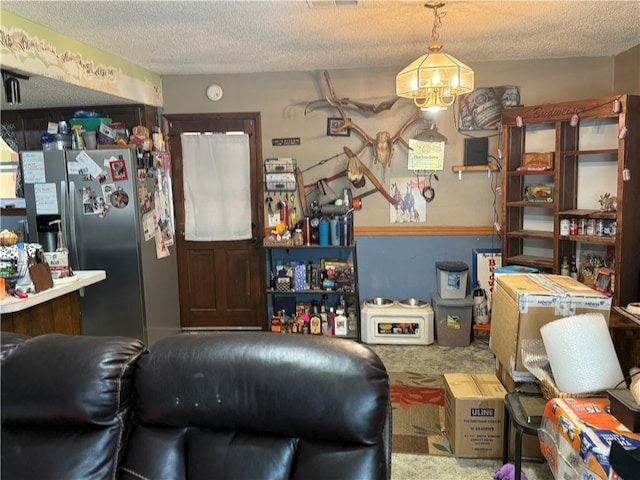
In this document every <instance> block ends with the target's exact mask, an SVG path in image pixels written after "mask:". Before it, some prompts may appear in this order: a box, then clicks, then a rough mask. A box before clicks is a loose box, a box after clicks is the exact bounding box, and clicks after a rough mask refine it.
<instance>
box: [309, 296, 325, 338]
mask: <svg viewBox="0 0 640 480" xmlns="http://www.w3.org/2000/svg"><path fill="white" fill-rule="evenodd" d="M309 333H310V334H311V335H322V320H321V319H320V314H319V313H318V303H317V302H316V301H315V300H313V303H312V305H311V316H310V318H309Z"/></svg>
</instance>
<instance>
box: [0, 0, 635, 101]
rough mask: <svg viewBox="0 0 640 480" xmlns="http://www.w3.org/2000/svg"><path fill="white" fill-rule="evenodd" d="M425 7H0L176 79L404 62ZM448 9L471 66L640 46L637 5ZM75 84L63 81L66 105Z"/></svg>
mask: <svg viewBox="0 0 640 480" xmlns="http://www.w3.org/2000/svg"><path fill="white" fill-rule="evenodd" d="M423 5H424V1H400V2H398V1H373V0H359V1H357V2H355V1H344V2H342V1H340V0H337V1H321V0H291V1H270V2H264V1H141V0H129V1H124V2H118V1H89V0H84V1H55V2H52V1H44V2H43V1H31V0H19V1H16V0H2V3H1V5H0V8H2V9H3V10H6V11H9V12H12V13H14V14H16V15H18V16H21V17H23V18H27V19H29V20H31V21H33V22H35V23H38V24H41V25H44V26H46V27H49V28H51V29H53V30H56V31H59V32H61V33H64V34H66V35H69V36H71V37H74V38H76V39H78V40H80V41H82V42H84V43H86V44H89V45H92V46H94V47H96V48H100V49H102V50H105V51H107V52H110V53H112V54H114V55H117V56H119V57H122V58H124V59H127V60H129V61H131V62H133V63H135V64H137V65H140V66H143V67H145V68H147V69H149V70H152V71H154V72H156V73H158V74H161V75H168V74H208V73H214V74H216V73H217V74H220V73H246V72H275V71H296V70H298V71H313V70H325V69H328V70H332V69H340V68H366V67H381V66H385V67H386V66H397V67H398V69H401V68H402V67H404V66H405V65H406V64H408V63H410V62H411V61H412V60H414V59H415V58H416V57H418V56H420V55H422V54H424V53H425V51H426V46H427V44H428V42H429V40H430V38H431V30H432V25H433V13H432V11H431V10H429V9H426V8H424V6H423ZM440 11H441V12H445V13H446V16H445V17H444V18H443V21H442V27H441V28H440V31H439V33H440V41H441V42H442V43H443V44H444V50H445V51H446V52H448V53H451V54H453V55H454V56H455V57H457V58H458V59H460V60H462V61H463V62H465V63H468V64H471V65H473V63H475V62H483V61H491V60H518V59H537V58H564V57H580V56H614V55H617V54H619V53H621V52H623V51H625V50H628V49H629V48H631V47H633V46H635V45H637V44H639V43H640V1H638V0H627V1H581V0H572V1H543V0H539V1H471V0H450V1H448V2H446V5H445V6H444V7H443V8H442V9H441V10H440ZM34 80H37V79H34ZM29 82H30V85H29V86H28V87H27V86H26V85H25V86H24V87H23V97H24V98H25V101H27V98H29V97H28V96H27V95H26V93H27V92H25V89H28V88H33V87H39V86H40V85H39V83H40V82H39V81H34V82H32V81H31V80H30V81H29ZM25 83H27V82H25ZM73 90H74V89H71V88H66V87H62V88H60V85H58V93H57V95H56V96H57V98H58V100H57V102H58V104H63V103H61V102H64V101H66V96H67V95H73V92H72V91H73ZM74 100H75V99H74ZM100 100H103V102H102V103H113V102H114V101H116V100H117V99H114V98H113V97H102V98H100ZM42 101H44V100H43V99H41V100H39V102H40V103H41V102H42ZM3 102H4V100H3ZM98 103H100V102H99V101H98ZM76 104H77V103H76ZM4 106H5V105H4V103H3V107H4ZM36 106H43V105H36ZM25 107H28V105H22V107H21V108H25Z"/></svg>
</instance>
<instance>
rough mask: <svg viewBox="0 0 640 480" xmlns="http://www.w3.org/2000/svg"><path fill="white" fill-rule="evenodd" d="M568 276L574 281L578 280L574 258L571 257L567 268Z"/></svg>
mask: <svg viewBox="0 0 640 480" xmlns="http://www.w3.org/2000/svg"><path fill="white" fill-rule="evenodd" d="M569 276H571V278H573V279H574V280H578V266H577V265H576V256H575V255H574V256H572V257H571V267H570V268H569Z"/></svg>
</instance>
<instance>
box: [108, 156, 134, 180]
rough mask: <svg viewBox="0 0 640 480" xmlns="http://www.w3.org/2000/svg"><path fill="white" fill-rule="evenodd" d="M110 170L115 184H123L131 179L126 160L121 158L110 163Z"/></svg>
mask: <svg viewBox="0 0 640 480" xmlns="http://www.w3.org/2000/svg"><path fill="white" fill-rule="evenodd" d="M109 168H110V169H111V178H113V181H114V182H122V181H124V180H128V179H129V174H128V173H127V165H126V163H124V159H122V158H120V159H118V160H112V161H110V162H109Z"/></svg>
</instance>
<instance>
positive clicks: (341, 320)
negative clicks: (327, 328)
mask: <svg viewBox="0 0 640 480" xmlns="http://www.w3.org/2000/svg"><path fill="white" fill-rule="evenodd" d="M347 331H348V327H347V311H346V309H345V303H344V297H342V296H340V302H339V303H338V306H337V307H336V316H335V332H336V335H338V336H346V335H347Z"/></svg>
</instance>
